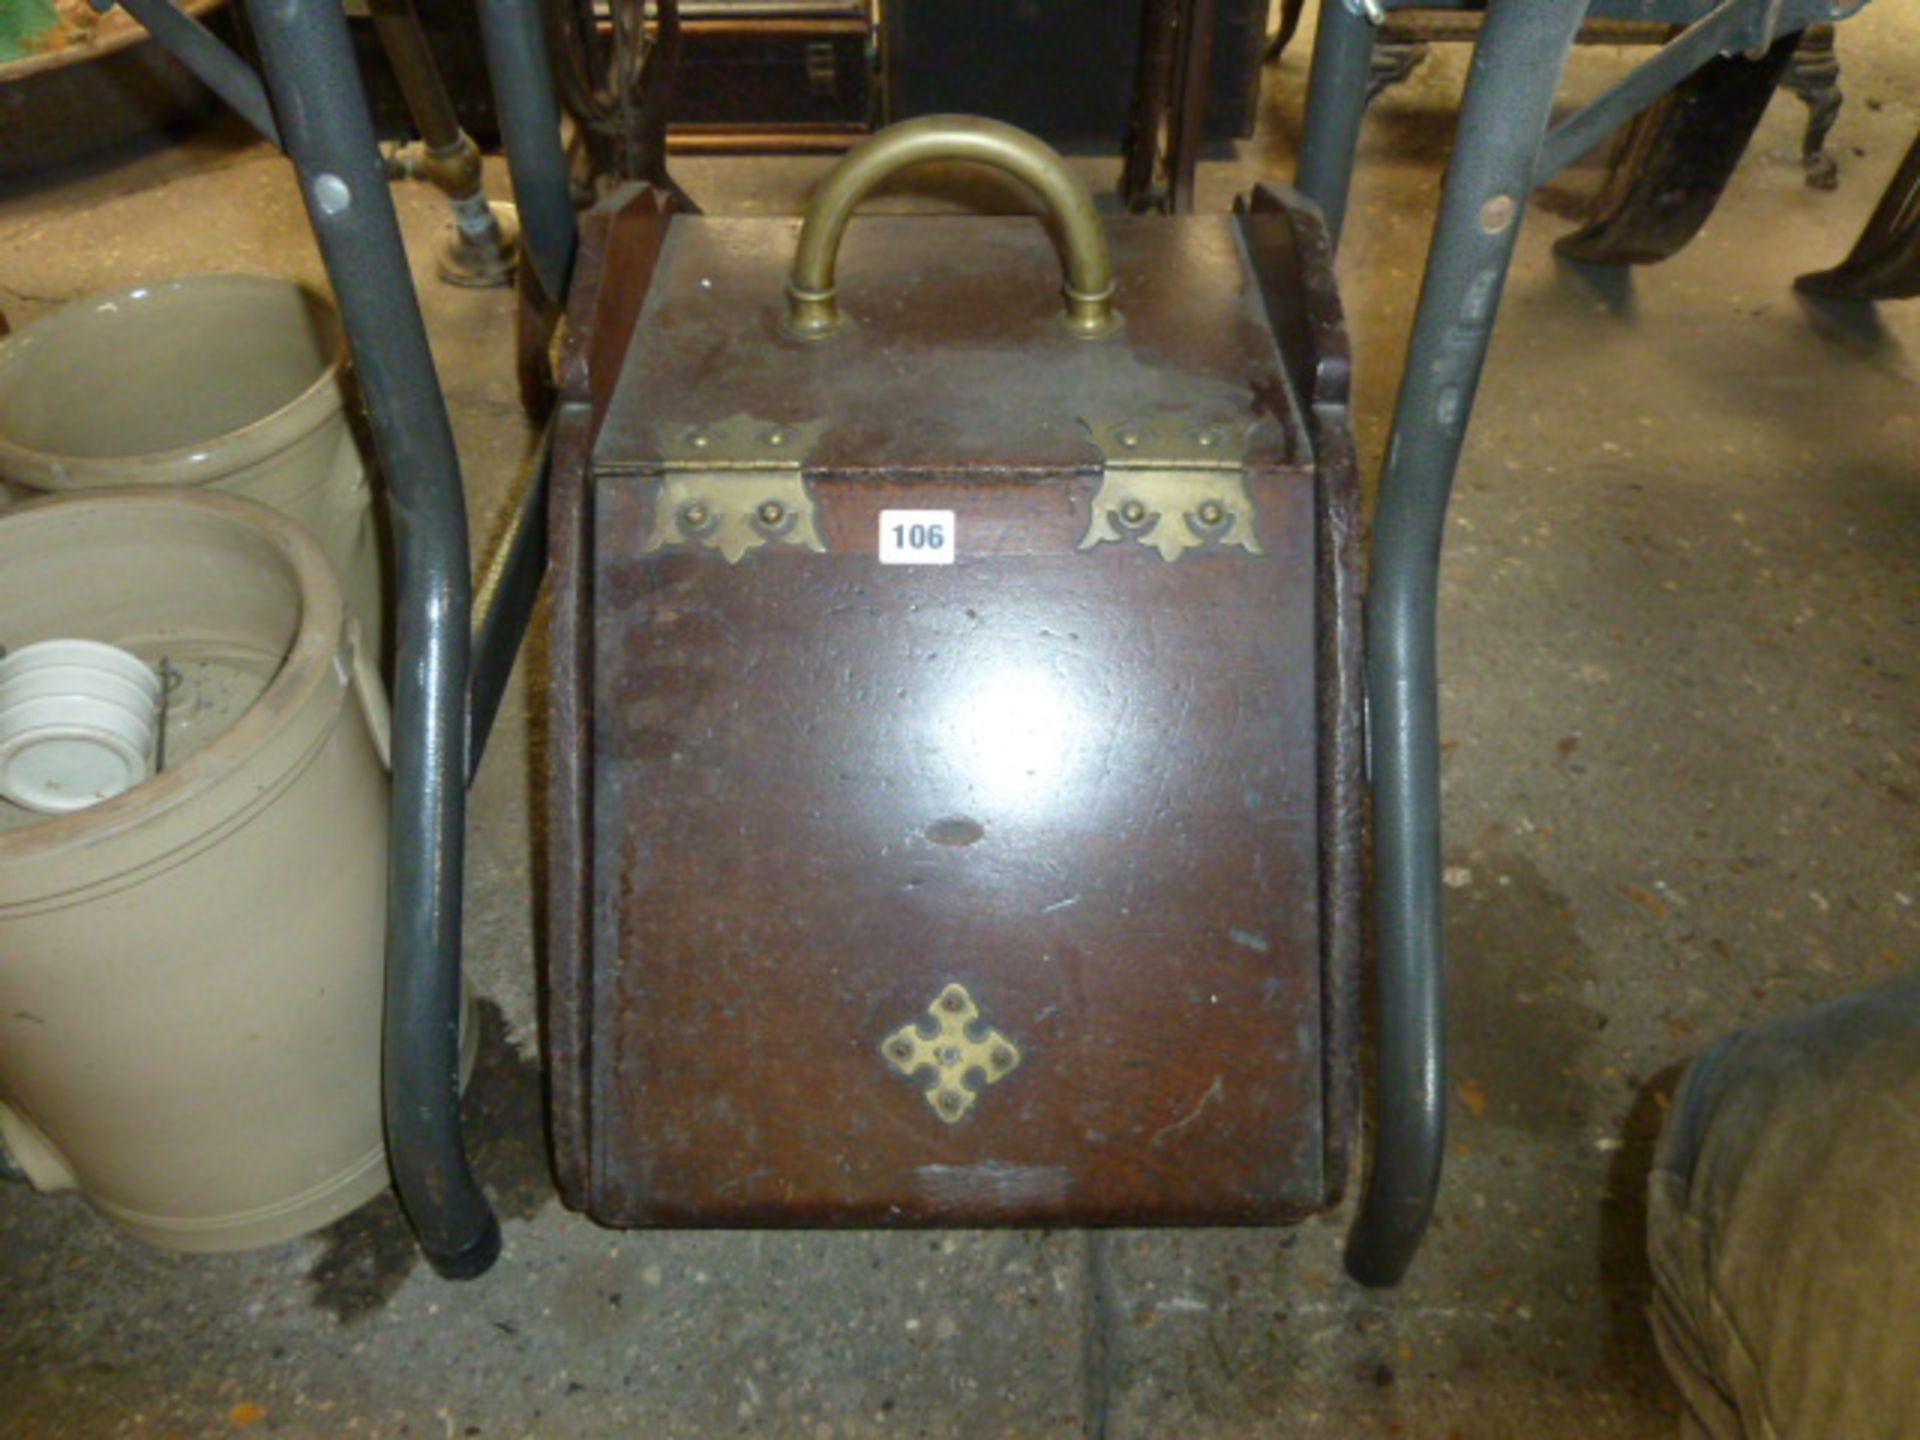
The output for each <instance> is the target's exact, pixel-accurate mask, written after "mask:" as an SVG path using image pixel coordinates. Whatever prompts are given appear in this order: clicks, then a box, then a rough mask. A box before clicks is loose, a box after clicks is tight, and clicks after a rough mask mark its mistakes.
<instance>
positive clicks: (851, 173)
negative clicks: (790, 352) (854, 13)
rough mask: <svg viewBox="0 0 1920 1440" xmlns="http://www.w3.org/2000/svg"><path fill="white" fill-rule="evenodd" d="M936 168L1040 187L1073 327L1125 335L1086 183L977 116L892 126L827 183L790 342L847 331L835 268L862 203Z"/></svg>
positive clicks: (795, 298)
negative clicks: (910, 174) (1055, 235)
mask: <svg viewBox="0 0 1920 1440" xmlns="http://www.w3.org/2000/svg"><path fill="white" fill-rule="evenodd" d="M934 160H968V161H972V162H974V163H976V164H980V165H990V166H992V167H993V168H994V169H996V170H1004V171H1006V172H1007V173H1008V174H1009V175H1012V176H1013V177H1014V178H1016V179H1018V180H1021V181H1024V182H1025V183H1026V184H1027V185H1029V186H1031V187H1032V188H1033V189H1034V190H1035V191H1036V192H1037V193H1038V194H1039V196H1040V198H1041V200H1042V201H1044V202H1045V204H1046V207H1047V209H1048V211H1049V212H1050V213H1051V214H1052V216H1053V218H1054V220H1055V222H1056V223H1057V224H1058V226H1059V233H1060V248H1061V257H1060V260H1061V265H1062V266H1063V268H1064V269H1065V271H1066V282H1065V284H1064V286H1063V287H1062V288H1063V291H1064V293H1065V296H1066V302H1067V308H1066V316H1065V320H1066V326H1067V329H1068V331H1069V332H1070V333H1071V334H1074V335H1077V336H1080V337H1082V338H1084V339H1089V340H1098V339H1101V338H1103V337H1104V336H1108V335H1111V334H1113V333H1114V332H1115V331H1116V330H1118V329H1119V328H1120V312H1119V311H1117V310H1115V309H1114V306H1113V260H1112V257H1111V256H1110V255H1109V254H1108V253H1107V236H1106V232H1105V231H1104V230H1103V229H1102V228H1101V226H1100V215H1099V212H1098V211H1096V210H1095V209H1094V206H1093V196H1092V194H1090V193H1089V192H1088V190H1087V187H1086V185H1085V183H1084V182H1083V181H1082V180H1081V179H1080V177H1079V176H1078V175H1075V174H1074V173H1073V171H1072V170H1070V169H1068V168H1067V163H1066V161H1064V160H1062V159H1061V158H1060V156H1059V154H1058V152H1056V151H1055V150H1054V149H1053V148H1052V147H1051V146H1050V145H1048V144H1047V143H1046V142H1045V141H1043V140H1040V139H1038V138H1036V137H1035V136H1032V135H1029V134H1028V133H1027V132H1026V131H1024V130H1021V129H1018V128H1017V127H1015V126H1012V125H1006V124H1002V123H1001V122H1000V121H998V120H987V119H982V118H980V117H979V116H974V115H927V116H923V117H921V118H920V119H918V120H906V121H903V122H901V123H900V124H898V125H889V126H888V127H887V128H886V129H885V130H882V131H880V132H879V133H878V134H877V135H874V136H872V137H871V138H869V139H867V140H864V141H862V142H861V143H860V144H859V145H857V146H855V147H854V148H853V149H852V150H850V151H848V152H847V155H846V158H845V159H843V160H842V161H841V162H840V163H839V164H838V165H836V166H835V167H834V168H833V170H832V171H831V172H829V173H828V175H827V178H826V179H825V180H823V181H821V182H820V187H819V189H817V190H816V191H815V192H814V195H813V201H812V203H811V204H809V205H808V206H807V216H806V219H805V221H803V222H802V224H801V226H800V244H799V248H798V249H796V250H795V252H794V256H793V270H792V272H791V273H790V274H789V276H788V278H787V319H786V329H787V333H788V334H789V335H792V336H794V337H796V338H797V339H801V340H823V339H826V338H827V337H828V336H831V335H833V334H836V333H837V332H838V331H840V330H841V329H842V328H843V327H844V326H845V324H846V320H845V317H843V316H842V315H841V313H840V303H839V298H838V293H837V291H836V290H835V288H834V262H835V260H836V259H837V257H838V256H839V253H840V240H841V237H842V236H844V235H845V234H846V230H847V222H848V221H849V220H851V219H852V218H853V212H854V209H855V207H857V206H858V205H859V204H860V202H861V201H862V200H864V199H866V197H867V196H868V194H870V193H871V192H872V191H873V189H874V187H875V186H877V185H879V184H880V183H881V182H882V181H883V180H885V179H886V178H887V177H888V176H889V175H892V174H893V173H894V172H895V171H898V170H903V169H905V168H906V167H907V166H909V165H919V164H923V163H925V162H928V161H934Z"/></svg>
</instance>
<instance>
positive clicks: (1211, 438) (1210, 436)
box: [1194, 430, 1220, 450]
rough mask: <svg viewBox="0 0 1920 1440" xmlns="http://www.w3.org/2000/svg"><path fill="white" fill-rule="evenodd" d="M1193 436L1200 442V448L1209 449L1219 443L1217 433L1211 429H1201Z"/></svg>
mask: <svg viewBox="0 0 1920 1440" xmlns="http://www.w3.org/2000/svg"><path fill="white" fill-rule="evenodd" d="M1194 438H1195V439H1196V440H1198V441H1199V442H1200V448H1201V449H1202V450H1211V449H1213V447H1214V446H1216V445H1218V444H1219V443H1220V436H1219V433H1218V432H1217V431H1213V430H1202V431H1201V432H1200V433H1199V434H1198V435H1196V436H1195V437H1194Z"/></svg>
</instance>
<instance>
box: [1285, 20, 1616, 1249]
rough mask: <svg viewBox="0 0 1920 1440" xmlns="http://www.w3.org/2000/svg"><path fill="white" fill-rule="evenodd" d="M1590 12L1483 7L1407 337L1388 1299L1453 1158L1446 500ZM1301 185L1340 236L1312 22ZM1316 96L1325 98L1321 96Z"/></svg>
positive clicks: (1345, 128) (1389, 558) (1350, 31)
mask: <svg viewBox="0 0 1920 1440" xmlns="http://www.w3.org/2000/svg"><path fill="white" fill-rule="evenodd" d="M1586 10H1587V0H1492V3H1491V4H1490V5H1489V7H1488V12H1487V18H1486V23H1485V28H1484V29H1483V31H1482V33H1481V37H1480V42H1479V45H1478V47H1477V48H1476V49H1475V51H1474V58H1473V65H1472V69H1471V71H1470V73H1469V76H1468V80H1467V92H1466V98H1465V102H1464V103H1463V105H1462V108H1461V113H1460V123H1459V130H1458V138H1457V140H1456V143H1455V147H1454V153H1453V159H1452V162H1451V163H1450V165H1449V166H1448V170H1447V178H1446V184H1445V188H1444V190H1443V191H1442V194H1441V200H1440V218H1439V221H1438V223H1437V225H1436V227H1435V230H1434V239H1433V247H1432V250H1431V252H1430V254H1429V258H1428V263H1427V273H1426V280H1425V283H1424V285H1423V287H1422V289H1421V294H1420V305H1419V310H1418V312H1417V314H1416V317H1415V320H1414V331H1413V338H1412V343H1411V347H1410V350H1409V353H1408V356H1407V364H1406V370H1405V373H1404V378H1403V380H1402V382H1401V389H1400V398H1399V402H1398V405H1397V407H1396V409H1395V413H1394V428H1393V439H1392V442H1391V444H1390V446H1389V448H1388V458H1387V467H1386V474H1385V476H1384V477H1383V479H1382V481H1381V488H1380V499H1379V505H1378V508H1377V510H1376V513H1375V517H1374V539H1373V565H1372V573H1371V576H1370V580H1369V587H1370V588H1369V593H1368V597H1367V629H1368V635H1367V651H1368V655H1367V694H1368V704H1369V720H1370V726H1371V735H1370V751H1369V754H1370V760H1371V773H1372V782H1373V854H1374V873H1373V885H1374V914H1375V944H1376V947H1377V968H1378V976H1379V1001H1378V1005H1379V1011H1378V1049H1379V1073H1378V1080H1377V1085H1376V1099H1375V1114H1376V1115H1377V1117H1378V1121H1377V1126H1376V1130H1375V1137H1374V1145H1373V1167H1372V1173H1371V1175H1370V1176H1369V1179H1368V1184H1367V1192H1366V1197H1365V1199H1364V1200H1363V1201H1362V1204H1361V1209H1360V1214H1359V1217H1358V1218H1357V1220H1356V1221H1355V1223H1354V1228H1353V1233H1352V1235H1351V1236H1350V1237H1349V1240H1348V1245H1347V1269H1348V1270H1349V1271H1350V1272H1351V1273H1352V1275H1353V1276H1354V1278H1355V1279H1357V1280H1359V1281H1360V1282H1361V1283H1363V1284H1366V1285H1378V1286H1384V1285H1393V1284H1397V1283H1398V1282H1399V1280H1400V1279H1401V1277H1402V1276H1403V1275H1405V1274H1406V1271H1407V1267H1408V1266H1409V1265H1410V1264H1411V1263H1412V1261H1413V1256H1414V1252H1415V1251H1416V1250H1417V1249H1418V1248H1419V1245H1420V1241H1421V1238H1422V1236H1424V1234H1425V1233H1426V1229H1427V1223H1428V1221H1429V1219H1430V1218H1431V1216H1432V1213H1433V1202H1434V1196H1435V1194H1436V1192H1437V1190H1438V1188H1439V1183H1440V1166H1441V1159H1442V1154H1443V1150H1444V1147H1445V1142H1446V1049H1445V1039H1446V1037H1445V1016H1446V1008H1445V957H1444V950H1443V945H1442V936H1441V926H1440V921H1441V914H1440V742H1439V703H1438V690H1437V687H1438V672H1437V667H1436V664H1435V658H1434V645H1435V626H1434V617H1435V611H1436V608H1437V603H1438V593H1439V563H1440V544H1441V537H1442V531H1443V528H1444V524H1445V520H1446V511H1447V499H1448V496H1449V494H1450V492H1451V489H1452V484H1453V476H1454V471H1455V469H1456V468H1457V467H1458V465H1459V461H1460V449H1461V445H1462V443H1463V441H1464V439H1465V435H1466V424H1467V418H1468V416H1469V415H1470V414H1471V413H1472V410H1473V400H1474V393H1475V391H1476V389H1477V387H1478V385H1479V381H1480V371H1481V367H1482V365H1483V364H1484V363H1485V360H1486V353H1487V344H1488V341H1489V340H1490V338H1491V336H1492V330H1493V322H1494V317H1495V316H1496V314H1497V313H1498V311H1499V307H1500V296H1501V291H1502V288H1503V286H1504V285H1505V282H1506V276H1507V269H1508V266H1509V265H1510V264H1511V262H1512V259H1513V250H1514V244H1515V242H1516V240H1517V238H1518V236H1519V230H1520V220H1521V216H1522V214H1523V213H1524V211H1525V209H1526V203H1527V197H1528V195H1529V194H1530V193H1531V191H1532V189H1533V172H1534V162H1535V157H1536V156H1537V155H1538V153H1539V150H1540V145H1541V139H1542V137H1543V136H1544V135H1545V133H1546V129H1547V121H1548V118H1549V115H1550V113H1551V110H1552V105H1553V98H1554V92H1555V91H1556V89H1557V88H1558V86H1559V81H1560V75H1561V72H1562V70H1563V69H1564V67H1565V65H1566V60H1567V56H1568V54H1569V53H1570V52H1571V50H1572V48H1573V40H1574V35H1575V33H1576V32H1577V31H1578V30H1579V27H1580V22H1581V20H1582V19H1583V18H1584V17H1585V14H1586ZM1320 24H1321V27H1322V29H1321V34H1320V40H1319V44H1318V45H1317V46H1316V47H1315V52H1314V71H1313V85H1314V94H1313V95H1312V96H1311V97H1310V99H1309V103H1308V130H1307V139H1306V143H1305V145H1304V146H1303V151H1302V159H1301V167H1300V183H1301V188H1302V189H1303V190H1305V191H1306V192H1307V193H1308V194H1309V195H1310V196H1311V197H1312V198H1313V199H1314V200H1316V201H1317V202H1319V204H1320V206H1321V208H1322V210H1323V211H1324V212H1325V213H1326V215H1327V219H1328V223H1329V225H1330V226H1337V225H1338V224H1339V221H1340V219H1341V218H1342V217H1343V216H1344V214H1345V211H1346V201H1347V191H1348V186H1349V184H1350V182H1351V179H1352V173H1353V159H1352V157H1353V149H1354V141H1355V140H1356V139H1357V137H1358V132H1359V123H1360V116H1361V114H1362V112H1363V111H1364V108H1365V104H1366V84H1367V78H1368V72H1369V67H1370V62H1371V55H1372V38H1373V28H1374V27H1373V26H1372V25H1371V24H1370V23H1369V22H1368V21H1367V20H1366V19H1365V18H1364V17H1362V16H1359V15H1356V14H1354V13H1353V12H1351V11H1349V10H1348V9H1347V8H1346V6H1345V5H1344V4H1343V3H1341V0H1326V3H1324V4H1323V5H1322V8H1321V15H1320ZM1324 87H1333V88H1331V90H1328V89H1326V88H1324Z"/></svg>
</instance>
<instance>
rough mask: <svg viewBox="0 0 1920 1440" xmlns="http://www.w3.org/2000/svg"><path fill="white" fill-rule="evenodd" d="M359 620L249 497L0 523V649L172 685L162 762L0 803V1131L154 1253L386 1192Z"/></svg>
mask: <svg viewBox="0 0 1920 1440" xmlns="http://www.w3.org/2000/svg"><path fill="white" fill-rule="evenodd" d="M357 628H358V627H357V625H355V624H353V623H352V622H351V621H350V620H349V617H348V613H347V611H346V609H345V607H344V605H343V603H342V600H341V596H340V590H339V586H338V584H337V583H336V581H335V579H334V576H333V572H332V569H331V568H330V567H329V566H328V565H327V563H326V561H325V559H324V558H323V557H322V555H321V553H320V551H319V548H318V547H317V546H316V545H315V543H314V542H313V541H312V540H311V539H310V538H309V537H308V536H307V534H306V533H305V532H304V531H303V530H301V529H299V528H298V527H296V526H295V525H293V524H292V523H290V522H289V521H288V520H287V519H286V518H285V517H283V516H281V515H279V514H277V513H275V512H274V511H271V510H268V509H266V508H264V507H262V506H260V505H257V504H254V503H252V502H250V501H246V500H241V499H237V498H235V497H232V496H227V495H218V494H209V493H205V492H191V491H178V490H158V489H151V488H141V489H137V490H118V491H110V492H100V493H97V494H89V495H85V496H74V497H69V498H61V499H51V500H42V501H38V502H34V503H31V504H27V505H23V506H19V507H17V508H15V509H13V510H10V511H7V512H5V513H4V514H0V643H5V644H6V645H8V646H9V647H13V648H18V647H19V646H21V645H24V644H29V643H32V642H35V641H39V640H46V639H51V638H63V639H81V640H98V641H104V642H106V643H108V644H111V645H117V646H120V647H122V648H123V649H126V650H129V651H131V652H133V653H134V654H135V655H138V656H140V657H141V658H142V659H144V660H146V661H147V662H148V663H150V664H153V665H155V666H156V668H160V669H161V670H162V672H163V673H167V674H169V675H171V676H175V677H185V679H186V682H187V684H186V686H185V688H182V687H180V686H176V687H175V688H174V689H173V690H171V691H170V692H169V700H168V704H169V706H170V707H179V708H178V710H177V713H174V718H173V723H172V724H171V725H170V727H169V730H168V734H169V737H170V740H171V741H172V742H173V743H175V744H176V746H177V748H178V750H179V758H178V760H177V763H173V764H171V765H169V766H168V767H167V768H164V769H163V770H162V772H161V773H160V774H159V775H157V776H156V777H154V778H153V779H151V780H149V781H147V782H146V783H145V784H142V785H139V786H136V787H135V788H134V789H132V790H129V791H126V792H125V793H124V794H121V795H118V796H115V797H114V798H112V799H110V800H106V801H103V802H101V803H99V804H96V805H93V806H91V807H90V808H88V809H85V810H81V811H78V812H75V813H71V814H66V815H58V816H30V815H25V814H24V812H15V813H12V814H6V813H0V1138H4V1140H5V1143H6V1145H7V1148H8V1149H9V1150H10V1151H11V1152H12V1153H13V1155H14V1157H15V1159H16V1160H17V1161H19V1162H20V1164H21V1165H22V1166H23V1168H25V1169H26V1170H27V1172H28V1175H29V1178H30V1179H31V1180H32V1181H33V1182H34V1183H35V1184H36V1185H38V1186H39V1187H40V1188H42V1189H59V1188H65V1187H78V1188H79V1189H80V1190H81V1191H83V1192H84V1193H85V1195H86V1197H87V1198H88V1199H89V1200H90V1201H91V1202H92V1203H93V1204H94V1205H95V1206H96V1207H98V1208H99V1209H100V1210H101V1211H102V1212H104V1213H105V1214H106V1215H107V1216H108V1217H109V1218H110V1219H112V1220H113V1221H115V1222H116V1223H117V1224H119V1225H121V1226H122V1227H124V1228H125V1229H127V1230H130V1231H132V1232H133V1233H134V1234H136V1235H139V1236H141V1237H142V1238H144V1239H147V1240H150V1241H153V1242H155V1243H157V1244H161V1245H165V1246H169V1247H172V1248H175V1249H181V1250H231V1249H240V1248H244V1247H247V1246H252V1245H261V1244H268V1243H271V1242H274V1241H278V1240H282V1239H286V1238H289V1237H292V1236H295V1235H298V1234H301V1233H303V1232H305V1231H308V1230H311V1229H314V1228H316V1227H318V1226H321V1225H324V1224H326V1223H328V1222H329V1221H331V1220H333V1219H335V1218H336V1217H338V1216H340V1215H342V1214H344V1213H346V1212H347V1211H348V1210H351V1209H353V1208H354V1207H355V1206H357V1205H359V1204H360V1203H361V1202H362V1201H364V1200H366V1199H368V1198H369V1197H371V1196H372V1195H374V1194H376V1193H377V1192H378V1191H379V1190H381V1189H382V1188H383V1187H384V1186H385V1185H386V1183H387V1169H386V1164H385V1158H384V1152H383V1148H382V1132H381V1120H380V1014H381V996H382V972H383V967H382V951H383V947H384V935H385V905H386V863H387V840H386V836H387V797H388V783H387V775H386V770H385V767H384V746H385V739H386V714H385V709H384V701H383V700H382V699H381V691H380V687H379V685H378V679H377V676H375V675H373V674H372V673H371V667H370V665H369V664H368V663H367V662H366V659H365V657H364V655H363V654H362V653H361V652H360V651H359V650H358V649H357V647H356V645H355V643H354V635H355V633H356V631H357ZM162 662H165V663H164V664H163V663H162ZM196 666H197V667H199V668H198V669H197V670H196ZM195 674H199V675H200V676H201V678H200V680H199V681H198V682H197V683H198V684H199V686H200V690H199V692H198V694H197V696H196V695H195V694H193V693H189V692H190V691H191V689H192V685H193V684H194V683H196V682H193V680H192V676H193V675H195ZM224 676H241V677H243V681H244V683H240V688H239V689H238V690H234V689H232V688H231V686H228V688H227V689H224V690H223V689H222V688H221V686H223V685H228V681H227V680H224V679H217V678H216V677H224ZM248 676H250V677H252V678H251V679H245V677H248ZM236 683H239V682H236ZM223 697H224V698H223ZM195 705H202V706H207V707H211V708H209V709H207V710H206V711H205V712H204V713H202V714H200V715H199V716H198V719H197V720H196V718H195V716H196V712H195V711H194V710H193V709H192V708H191V707H193V706H195ZM222 706H224V707H225V708H221V707H222ZM183 717H184V719H183ZM202 722H204V728H203V732H202V734H201V735H200V737H199V742H198V745H197V748H192V749H189V747H188V745H187V744H186V742H185V741H184V740H183V739H181V737H182V736H185V735H188V734H189V733H190V727H191V725H192V724H194V723H202ZM183 724H184V725H185V726H186V727H187V728H184V729H183V728H181V726H182V725H183ZM0 810H4V807H3V806H0ZM469 1033H470V1034H471V1027H469Z"/></svg>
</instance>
